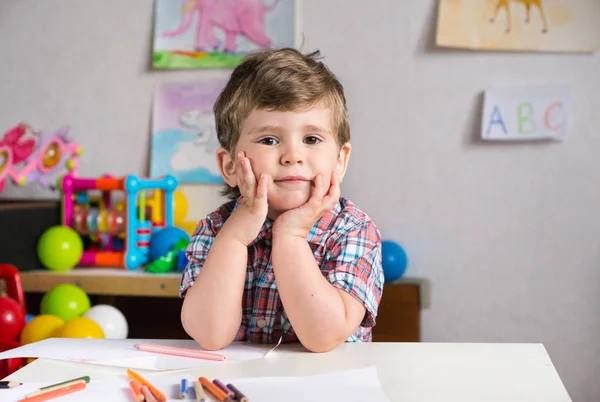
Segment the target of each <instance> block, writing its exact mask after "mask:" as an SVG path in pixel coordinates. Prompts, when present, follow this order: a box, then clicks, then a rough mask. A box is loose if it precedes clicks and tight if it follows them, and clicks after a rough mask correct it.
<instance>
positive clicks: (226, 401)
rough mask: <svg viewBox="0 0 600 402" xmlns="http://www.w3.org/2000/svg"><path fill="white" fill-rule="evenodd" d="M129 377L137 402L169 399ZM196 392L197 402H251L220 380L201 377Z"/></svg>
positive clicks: (184, 391) (182, 395)
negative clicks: (211, 399)
mask: <svg viewBox="0 0 600 402" xmlns="http://www.w3.org/2000/svg"><path fill="white" fill-rule="evenodd" d="M127 375H128V376H129V377H130V378H131V381H130V382H129V387H130V388H131V391H132V393H133V396H134V398H135V400H136V401H139V402H166V400H167V397H166V396H165V394H163V393H162V392H161V391H160V390H159V389H158V388H156V387H155V386H154V385H152V384H151V383H150V382H148V380H146V379H145V378H143V377H142V376H140V375H139V374H138V373H136V372H135V371H133V370H131V369H128V370H127ZM194 390H195V392H196V402H207V401H208V399H207V397H206V393H207V392H208V393H209V394H211V395H212V396H213V397H215V398H216V399H217V400H218V401H220V402H233V401H237V402H249V400H248V398H247V397H246V396H245V395H244V394H242V393H241V392H240V390H239V389H237V388H236V387H235V386H234V385H233V384H227V385H225V384H223V382H221V381H219V380H218V379H215V380H213V381H212V382H211V381H210V380H208V379H207V378H206V377H199V378H198V381H195V382H194ZM187 398H188V383H187V380H186V379H182V380H181V384H180V389H179V399H187ZM28 402H29V401H28Z"/></svg>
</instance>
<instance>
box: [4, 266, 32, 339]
mask: <svg viewBox="0 0 600 402" xmlns="http://www.w3.org/2000/svg"><path fill="white" fill-rule="evenodd" d="M0 279H3V280H4V282H5V283H6V293H7V294H8V297H4V296H0V339H2V340H6V341H16V340H17V339H19V335H20V334H21V330H22V329H23V327H24V326H25V314H26V305H25V294H24V293H23V286H22V283H21V276H20V275H19V271H18V270H17V268H16V267H15V266H13V265H9V264H0Z"/></svg>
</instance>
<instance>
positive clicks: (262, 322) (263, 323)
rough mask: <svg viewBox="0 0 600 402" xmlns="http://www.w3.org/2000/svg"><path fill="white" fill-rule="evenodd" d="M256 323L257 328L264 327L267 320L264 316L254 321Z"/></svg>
mask: <svg viewBox="0 0 600 402" xmlns="http://www.w3.org/2000/svg"><path fill="white" fill-rule="evenodd" d="M256 325H258V328H264V327H265V325H267V320H265V319H264V318H261V319H260V320H258V321H257V322H256Z"/></svg>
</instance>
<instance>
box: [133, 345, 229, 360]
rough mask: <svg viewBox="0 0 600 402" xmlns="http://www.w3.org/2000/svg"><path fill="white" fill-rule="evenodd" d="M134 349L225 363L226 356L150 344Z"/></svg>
mask: <svg viewBox="0 0 600 402" xmlns="http://www.w3.org/2000/svg"><path fill="white" fill-rule="evenodd" d="M134 347H135V348H136V349H138V350H142V351H144V352H154V353H163V354H166V355H173V356H183V357H194V358H196V359H204V360H216V361H224V360H225V356H224V355H222V354H219V353H214V352H207V351H204V350H193V349H183V348H176V347H173V346H161V345H149V344H136V345H134Z"/></svg>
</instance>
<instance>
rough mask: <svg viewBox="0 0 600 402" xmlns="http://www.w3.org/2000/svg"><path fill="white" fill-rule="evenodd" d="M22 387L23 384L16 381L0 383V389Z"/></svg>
mask: <svg viewBox="0 0 600 402" xmlns="http://www.w3.org/2000/svg"><path fill="white" fill-rule="evenodd" d="M20 385H23V383H20V382H17V381H0V389H6V388H14V387H18V386H20Z"/></svg>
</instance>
